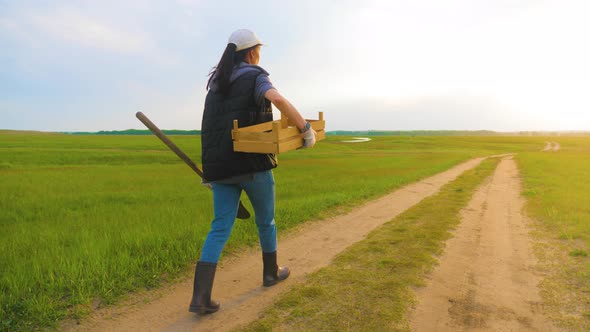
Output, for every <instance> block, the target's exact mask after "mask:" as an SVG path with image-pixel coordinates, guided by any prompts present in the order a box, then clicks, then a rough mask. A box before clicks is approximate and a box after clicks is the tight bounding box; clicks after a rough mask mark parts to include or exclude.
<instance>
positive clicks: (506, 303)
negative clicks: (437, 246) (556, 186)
mask: <svg viewBox="0 0 590 332" xmlns="http://www.w3.org/2000/svg"><path fill="white" fill-rule="evenodd" d="M520 193H521V184H520V180H519V173H518V168H517V165H516V162H515V161H514V160H513V159H512V158H511V157H506V158H504V159H502V161H501V162H500V164H499V165H498V167H497V169H496V170H495V172H494V174H493V176H492V177H491V178H490V179H488V180H486V182H485V183H484V184H482V185H481V187H480V188H479V189H478V190H477V192H476V193H475V194H474V196H473V198H472V200H471V202H470V203H469V205H468V206H467V207H466V208H465V209H464V210H463V211H462V218H461V219H462V220H461V224H460V225H459V226H458V227H457V229H456V230H455V232H454V237H453V238H451V239H449V240H448V241H447V243H446V248H445V253H444V255H443V256H442V257H441V258H440V264H439V266H438V267H437V268H436V269H435V270H434V272H433V273H432V274H431V275H430V276H429V282H428V285H427V286H426V287H425V288H422V289H419V290H417V297H418V305H417V307H416V310H415V311H414V313H413V315H412V316H413V317H412V321H411V326H412V330H413V331H555V330H556V329H555V328H554V326H553V325H552V324H551V323H550V321H549V320H548V319H547V318H546V317H545V316H543V302H542V300H541V297H540V295H539V291H538V289H537V285H538V284H539V282H540V279H541V278H540V277H539V276H538V275H536V273H535V267H536V265H537V260H536V258H535V257H534V254H533V252H532V243H531V239H530V237H529V233H528V226H527V219H526V217H525V216H524V215H523V214H522V209H523V206H524V199H523V198H522V197H521V196H520Z"/></svg>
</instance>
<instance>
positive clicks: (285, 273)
mask: <svg viewBox="0 0 590 332" xmlns="http://www.w3.org/2000/svg"><path fill="white" fill-rule="evenodd" d="M262 263H263V264H264V270H263V272H262V286H264V287H270V286H274V285H276V284H277V282H279V281H282V280H285V279H287V278H288V277H289V274H291V271H289V268H288V267H279V266H278V265H277V252H276V251H275V252H263V253H262Z"/></svg>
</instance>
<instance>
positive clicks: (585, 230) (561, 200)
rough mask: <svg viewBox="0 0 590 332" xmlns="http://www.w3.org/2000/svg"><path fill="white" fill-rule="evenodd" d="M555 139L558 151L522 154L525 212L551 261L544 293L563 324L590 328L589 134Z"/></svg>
mask: <svg viewBox="0 0 590 332" xmlns="http://www.w3.org/2000/svg"><path fill="white" fill-rule="evenodd" d="M553 141H558V142H559V143H560V144H561V150H560V151H559V152H543V153H539V152H525V153H520V154H519V155H518V156H517V161H518V163H519V166H520V168H521V172H522V174H523V184H524V192H523V194H524V196H525V198H526V199H527V206H526V212H527V214H528V215H529V216H531V217H533V218H534V219H535V220H536V221H537V225H538V226H539V227H538V228H539V234H537V237H540V238H541V240H542V242H541V244H540V245H539V248H537V252H538V255H539V256H540V257H541V258H542V260H543V259H544V260H545V262H543V263H544V264H546V265H548V267H547V270H548V273H547V275H546V277H545V280H544V281H543V283H542V285H541V290H542V296H543V297H544V300H545V301H546V303H547V305H548V306H551V307H552V311H553V312H554V314H553V315H552V318H553V319H554V320H555V321H556V322H557V323H558V324H559V325H560V326H561V327H564V328H566V329H568V330H572V331H590V282H589V280H590V138H570V137H558V138H554V139H553Z"/></svg>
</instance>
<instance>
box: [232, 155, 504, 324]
mask: <svg viewBox="0 0 590 332" xmlns="http://www.w3.org/2000/svg"><path fill="white" fill-rule="evenodd" d="M497 163H498V159H487V160H485V161H484V162H483V163H482V164H481V165H480V166H478V167H477V168H476V169H474V170H471V171H468V172H466V173H465V174H463V175H461V176H460V177H459V178H458V179H457V180H455V181H453V182H452V183H450V184H447V185H446V186H444V187H443V188H442V189H441V191H440V192H439V193H438V194H436V195H434V196H431V197H429V198H426V199H425V200H423V201H422V202H421V203H420V204H418V205H416V206H415V207H413V208H411V209H409V210H408V211H406V212H404V213H403V214H401V215H400V216H398V217H397V218H395V219H394V220H392V221H390V222H388V223H386V224H385V225H383V226H382V227H380V228H379V229H377V230H375V231H373V232H372V233H371V234H369V235H368V237H367V238H366V239H365V240H363V241H361V242H359V243H356V244H354V245H353V246H351V247H350V248H348V249H347V250H346V251H345V252H343V253H341V254H340V255H339V256H337V257H336V259H335V260H334V261H333V263H332V264H330V265H329V266H327V267H326V268H323V269H321V270H319V271H317V272H315V273H313V274H311V275H310V276H309V277H308V279H307V281H306V283H305V285H300V286H298V287H294V288H293V289H292V290H290V291H288V292H287V293H286V294H284V295H282V296H281V297H280V298H279V299H278V300H277V302H276V303H275V304H274V305H273V306H272V307H271V308H270V309H268V310H267V311H266V312H265V313H264V314H263V316H262V317H261V319H259V320H258V321H256V322H253V323H251V324H250V325H248V326H247V327H245V328H243V331H270V330H285V331H292V330H304V331H348V330H360V331H382V330H409V325H408V322H407V321H405V317H406V313H407V310H408V309H409V307H410V305H411V304H412V303H413V301H414V298H413V292H412V289H411V288H412V287H414V286H418V285H422V283H423V277H424V275H425V273H427V272H428V271H429V270H430V269H431V268H432V266H433V265H434V264H435V262H436V260H435V258H434V257H433V255H436V254H440V253H441V250H442V247H443V244H444V241H445V240H446V239H448V238H449V237H450V233H449V230H450V229H451V228H453V226H455V225H456V224H458V222H459V217H458V216H459V212H460V210H461V209H462V208H463V207H464V206H465V205H466V204H467V203H468V201H469V199H470V198H471V196H472V194H473V192H474V191H475V189H476V188H477V187H478V185H479V184H480V183H481V182H482V181H483V180H484V179H485V178H487V177H488V176H489V175H490V174H491V173H492V172H493V170H494V169H495V167H496V166H497Z"/></svg>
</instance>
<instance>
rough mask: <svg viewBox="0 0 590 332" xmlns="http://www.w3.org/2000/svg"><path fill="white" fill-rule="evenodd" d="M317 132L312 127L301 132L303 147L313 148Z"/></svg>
mask: <svg viewBox="0 0 590 332" xmlns="http://www.w3.org/2000/svg"><path fill="white" fill-rule="evenodd" d="M316 135H317V133H316V132H315V130H313V128H309V129H308V130H307V131H306V132H304V133H303V148H304V149H309V148H313V146H314V145H315V137H316Z"/></svg>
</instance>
